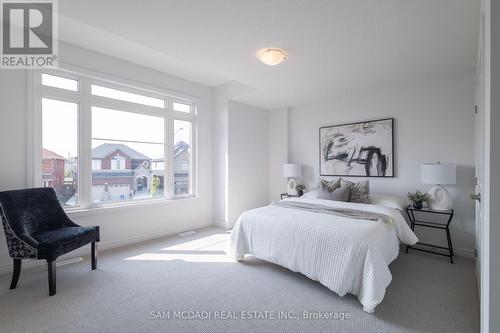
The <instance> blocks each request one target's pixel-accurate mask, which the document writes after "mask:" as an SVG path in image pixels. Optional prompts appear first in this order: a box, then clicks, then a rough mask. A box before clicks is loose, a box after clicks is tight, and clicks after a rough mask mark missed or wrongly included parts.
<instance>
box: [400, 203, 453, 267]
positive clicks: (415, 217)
mask: <svg viewBox="0 0 500 333" xmlns="http://www.w3.org/2000/svg"><path fill="white" fill-rule="evenodd" d="M453 213H454V210H453V209H450V210H433V209H430V208H422V209H416V208H413V207H412V206H408V207H407V208H406V214H408V218H409V219H410V223H411V229H412V230H413V231H415V226H419V227H426V228H434V229H442V230H445V232H446V239H447V241H448V247H445V246H439V245H434V244H428V243H422V242H418V243H417V244H415V245H421V246H423V247H428V248H429V247H431V248H435V249H441V250H447V251H439V252H437V251H432V250H429V249H426V248H422V247H416V246H411V245H407V246H406V253H408V250H409V249H413V250H418V251H423V252H428V253H433V254H438V255H441V256H445V257H449V258H450V262H451V263H452V264H453V256H454V255H455V254H454V253H453V245H452V243H451V236H450V224H451V221H452V220H453ZM432 215H434V216H445V217H446V222H445V223H437V222H430V221H426V220H422V219H421V218H424V217H425V216H427V217H429V216H432Z"/></svg>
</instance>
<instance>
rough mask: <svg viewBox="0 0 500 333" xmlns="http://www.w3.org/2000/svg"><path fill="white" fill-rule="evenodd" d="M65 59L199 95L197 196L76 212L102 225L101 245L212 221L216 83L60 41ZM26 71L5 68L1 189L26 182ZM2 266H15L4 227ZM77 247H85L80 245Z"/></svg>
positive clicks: (0, 103) (83, 220) (0, 84)
mask: <svg viewBox="0 0 500 333" xmlns="http://www.w3.org/2000/svg"><path fill="white" fill-rule="evenodd" d="M60 61H61V62H63V63H68V64H70V65H75V66H78V67H81V68H84V69H88V70H92V71H96V72H102V73H106V74H108V75H112V76H115V77H119V78H123V79H125V80H129V81H132V82H138V83H142V84H146V85H148V86H152V87H158V88H161V89H164V90H170V91H174V92H178V93H182V94H188V95H191V96H195V97H198V98H199V101H198V132H197V140H198V146H197V168H198V170H197V196H196V198H192V199H186V200H172V201H169V202H166V203H162V204H151V205H147V206H135V207H127V208H124V209H108V210H100V211H99V213H97V214H72V218H73V219H74V220H75V222H76V223H79V224H81V225H99V226H100V227H101V245H100V246H101V248H109V247H113V246H119V245H122V244H125V243H130V242H133V241H137V240H141V239H148V238H155V237H160V236H162V235H167V234H174V233H178V232H181V231H185V230H191V229H196V228H201V227H205V226H208V225H211V224H212V222H213V221H212V217H213V200H212V194H213V184H212V179H213V177H212V176H213V157H212V148H213V145H212V116H213V114H212V89H211V88H209V87H206V86H203V85H200V84H196V83H193V82H190V81H186V80H183V79H180V78H176V77H172V76H169V75H166V74H162V73H160V72H157V71H154V70H151V69H147V68H145V67H141V66H138V65H134V64H132V63H128V62H125V61H122V60H118V59H115V58H111V57H108V56H104V55H102V54H98V53H95V52H91V51H87V50H83V49H80V48H77V47H75V46H71V45H67V44H63V45H61V46H60ZM26 80H27V75H26V72H25V71H20V70H10V71H7V70H4V71H1V74H0V110H1V112H0V142H2V144H1V145H0V156H2V158H0V191H3V190H8V189H18V188H23V187H26V186H27V182H26V167H27V165H26V154H27V152H26V141H27V140H26V138H27V135H28V133H27V128H26V124H27V121H26V91H27V90H26V89H27V88H26V86H27V82H26ZM0 234H1V236H0V272H4V271H8V270H10V268H11V259H10V258H9V256H8V252H7V248H6V243H5V239H4V235H3V233H0ZM78 253H84V252H82V251H79V252H78Z"/></svg>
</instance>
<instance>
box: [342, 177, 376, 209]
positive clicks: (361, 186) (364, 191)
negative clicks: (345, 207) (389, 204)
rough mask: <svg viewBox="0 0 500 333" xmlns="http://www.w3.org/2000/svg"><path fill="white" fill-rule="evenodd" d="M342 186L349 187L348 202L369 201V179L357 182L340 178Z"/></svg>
mask: <svg viewBox="0 0 500 333" xmlns="http://www.w3.org/2000/svg"><path fill="white" fill-rule="evenodd" d="M341 185H342V187H344V186H348V187H350V189H351V192H350V194H349V201H350V202H358V203H370V197H369V194H370V183H369V180H368V179H367V180H363V181H361V182H359V183H353V182H351V181H348V180H345V179H342V180H341Z"/></svg>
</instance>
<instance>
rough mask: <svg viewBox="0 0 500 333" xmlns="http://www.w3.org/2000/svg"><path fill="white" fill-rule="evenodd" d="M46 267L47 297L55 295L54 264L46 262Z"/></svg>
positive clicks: (53, 262)
mask: <svg viewBox="0 0 500 333" xmlns="http://www.w3.org/2000/svg"><path fill="white" fill-rule="evenodd" d="M47 266H48V269H49V295H50V296H54V295H55V294H56V262H55V260H54V261H48V260H47Z"/></svg>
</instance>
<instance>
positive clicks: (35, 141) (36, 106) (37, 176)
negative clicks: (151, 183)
mask: <svg viewBox="0 0 500 333" xmlns="http://www.w3.org/2000/svg"><path fill="white" fill-rule="evenodd" d="M59 66H60V68H59V69H57V70H54V69H42V70H32V71H28V80H27V83H28V123H27V128H28V131H27V133H28V138H27V154H28V155H27V161H28V170H27V185H28V186H31V187H39V186H42V185H43V183H42V156H41V152H42V98H49V99H55V100H60V101H65V102H71V103H76V104H77V105H78V109H77V110H78V134H77V135H78V176H79V177H78V185H77V186H78V192H77V193H78V199H79V200H78V201H79V202H78V206H75V207H65V210H66V211H69V212H71V211H80V210H93V209H98V208H107V207H113V206H118V207H123V206H135V205H140V204H149V203H152V202H164V201H171V200H177V199H182V198H195V197H196V193H197V186H196V183H197V182H196V178H197V167H196V160H197V158H196V157H197V153H196V151H197V150H196V148H197V139H196V134H197V108H196V106H197V103H198V98H197V97H194V96H190V95H183V94H179V93H173V92H170V91H167V90H164V89H160V88H157V87H151V86H147V85H144V84H141V83H137V82H130V81H127V80H125V79H122V78H115V77H112V76H109V75H106V74H102V73H94V72H91V71H88V70H85V69H81V68H78V67H75V66H71V65H64V64H61V63H59ZM42 73H47V74H52V75H57V76H61V77H65V78H69V79H73V80H78V91H76V92H75V91H71V90H65V89H61V88H55V87H50V86H43V85H42V84H41V83H42V82H41V77H42V75H41V74H42ZM91 84H98V85H102V86H105V87H109V88H114V89H120V90H123V91H126V92H131V93H136V94H142V95H145V96H150V97H154V98H161V99H163V100H164V101H165V108H158V107H152V106H146V105H142V104H136V103H132V102H126V101H121V100H114V99H110V98H106V97H100V96H93V95H91ZM174 102H179V103H184V104H189V105H191V112H190V113H187V112H181V111H174V110H173V103H174ZM93 106H96V107H102V108H109V109H114V110H119V111H127V112H133V113H139V114H145V115H151V116H157V117H162V118H163V119H164V128H165V130H164V134H165V135H164V149H165V152H164V155H165V162H164V164H165V168H164V169H165V170H164V188H165V190H164V193H165V197H162V198H147V199H141V200H130V201H125V202H118V203H116V202H113V203H92V200H91V188H92V156H91V152H92V107H93ZM174 120H185V121H189V122H191V124H192V131H191V168H190V179H189V180H190V193H189V194H183V195H177V196H175V195H174V168H173V164H174V159H173V150H174V142H173V141H174Z"/></svg>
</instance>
